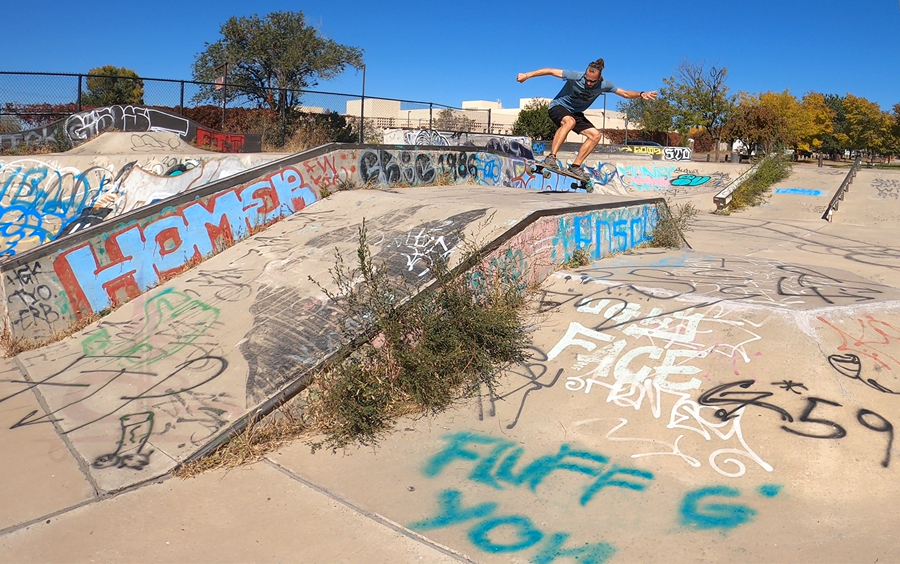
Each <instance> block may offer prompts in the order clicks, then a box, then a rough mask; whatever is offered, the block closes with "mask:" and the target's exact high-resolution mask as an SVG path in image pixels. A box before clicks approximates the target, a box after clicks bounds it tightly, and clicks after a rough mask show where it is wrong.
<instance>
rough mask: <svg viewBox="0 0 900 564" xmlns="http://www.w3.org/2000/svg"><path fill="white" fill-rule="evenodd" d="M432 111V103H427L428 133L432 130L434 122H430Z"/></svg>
mask: <svg viewBox="0 0 900 564" xmlns="http://www.w3.org/2000/svg"><path fill="white" fill-rule="evenodd" d="M433 111H434V102H429V103H428V129H429V131H430V130H432V129H434V125H433V123H434V121H433V120H432V112H433Z"/></svg>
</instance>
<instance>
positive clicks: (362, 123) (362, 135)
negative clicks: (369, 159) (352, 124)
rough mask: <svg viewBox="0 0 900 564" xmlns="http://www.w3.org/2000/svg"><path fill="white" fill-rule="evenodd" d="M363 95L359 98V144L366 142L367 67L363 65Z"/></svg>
mask: <svg viewBox="0 0 900 564" xmlns="http://www.w3.org/2000/svg"><path fill="white" fill-rule="evenodd" d="M362 78H363V80H362V93H361V94H360V97H359V144H360V145H362V144H364V143H365V142H366V65H363V77H362Z"/></svg>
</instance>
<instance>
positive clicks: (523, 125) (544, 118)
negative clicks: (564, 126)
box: [512, 100, 556, 140]
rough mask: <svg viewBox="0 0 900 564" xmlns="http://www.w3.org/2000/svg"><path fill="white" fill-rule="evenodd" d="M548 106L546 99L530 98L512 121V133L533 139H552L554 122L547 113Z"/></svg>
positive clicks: (554, 127) (554, 129) (554, 128)
mask: <svg viewBox="0 0 900 564" xmlns="http://www.w3.org/2000/svg"><path fill="white" fill-rule="evenodd" d="M549 106H550V102H547V101H546V100H531V101H530V102H528V103H527V104H525V107H524V108H522V109H521V110H519V115H518V116H517V117H516V121H515V122H514V123H513V127H512V134H513V135H526V136H528V137H531V138H532V139H534V140H545V139H553V135H554V134H555V133H556V124H555V123H553V120H552V119H550V114H549V113H547V108H548V107H549Z"/></svg>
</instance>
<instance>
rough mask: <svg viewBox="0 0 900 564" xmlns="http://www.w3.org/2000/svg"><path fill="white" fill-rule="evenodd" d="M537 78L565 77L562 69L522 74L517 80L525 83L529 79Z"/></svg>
mask: <svg viewBox="0 0 900 564" xmlns="http://www.w3.org/2000/svg"><path fill="white" fill-rule="evenodd" d="M536 76H555V77H556V78H562V77H563V71H562V69H538V70H535V71H531V72H520V73H519V74H518V75H517V76H516V80H517V81H519V82H525V81H526V80H528V79H529V78H534V77H536Z"/></svg>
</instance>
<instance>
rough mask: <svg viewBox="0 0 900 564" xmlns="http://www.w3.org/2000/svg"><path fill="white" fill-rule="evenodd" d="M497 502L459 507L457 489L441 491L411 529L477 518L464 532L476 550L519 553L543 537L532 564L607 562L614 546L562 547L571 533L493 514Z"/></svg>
mask: <svg viewBox="0 0 900 564" xmlns="http://www.w3.org/2000/svg"><path fill="white" fill-rule="evenodd" d="M497 507H498V504H497V503H494V502H489V503H480V504H478V505H475V506H473V507H467V508H465V507H463V504H462V493H461V492H459V491H457V490H445V491H443V492H441V493H440V494H438V514H437V515H435V516H434V517H431V518H429V519H424V520H422V521H419V522H416V523H413V524H411V525H409V527H410V528H411V529H413V530H418V531H427V530H429V529H439V528H443V527H452V526H455V525H459V524H461V523H467V522H470V521H473V520H475V521H477V522H476V523H474V524H473V527H472V528H471V529H470V530H469V532H468V538H469V541H470V542H471V543H472V544H473V545H474V546H476V547H477V548H478V549H479V550H483V551H484V552H488V553H491V554H501V553H507V552H520V551H522V550H526V549H529V548H532V547H534V546H535V545H537V544H538V543H540V542H541V541H543V540H544V539H546V542H544V544H543V546H542V547H541V548H539V549H538V551H537V553H536V554H535V555H534V556H533V557H532V558H531V559H529V561H530V562H534V563H536V564H549V563H551V562H553V561H555V560H557V559H558V558H561V557H569V558H575V559H576V560H578V561H579V562H584V563H585V564H602V563H603V562H607V561H608V560H609V559H610V558H611V557H612V556H613V554H615V552H616V549H615V548H613V546H612V545H610V544H608V543H605V542H601V543H595V544H588V543H579V544H577V545H572V544H571V543H570V545H569V546H568V547H564V546H565V544H566V541H568V540H569V538H570V537H571V535H570V534H569V533H565V532H556V533H551V534H549V535H548V534H546V533H544V532H543V531H541V530H540V529H538V528H537V526H536V525H535V524H534V522H533V521H532V520H531V519H529V518H528V517H526V516H523V515H502V516H498V515H496V510H497ZM501 528H503V529H507V531H506V532H505V534H502V535H500V534H498V535H496V536H497V537H499V538H496V539H495V538H492V533H494V531H495V530H497V529H501Z"/></svg>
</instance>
